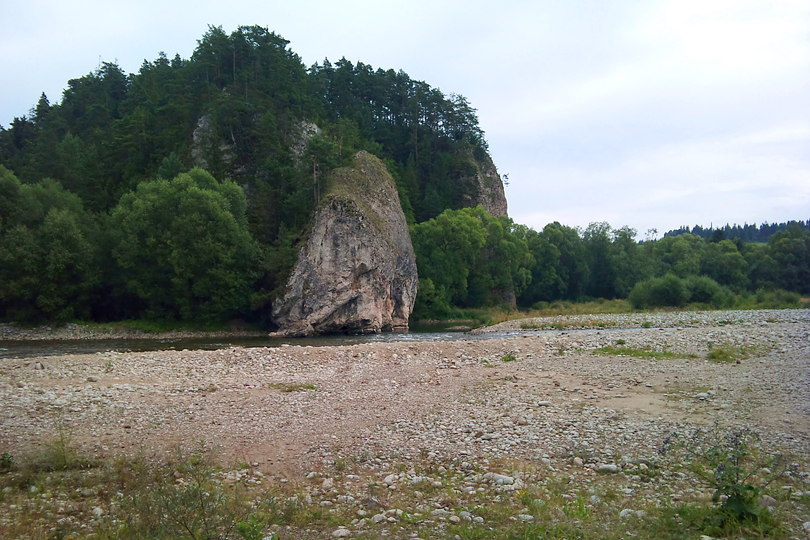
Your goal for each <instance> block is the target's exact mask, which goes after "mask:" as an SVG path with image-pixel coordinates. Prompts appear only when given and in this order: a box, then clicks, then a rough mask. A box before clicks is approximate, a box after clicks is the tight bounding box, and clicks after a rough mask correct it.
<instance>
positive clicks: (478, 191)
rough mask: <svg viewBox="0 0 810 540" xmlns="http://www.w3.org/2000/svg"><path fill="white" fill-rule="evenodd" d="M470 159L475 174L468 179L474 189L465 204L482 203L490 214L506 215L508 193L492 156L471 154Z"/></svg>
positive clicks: (496, 215) (470, 205) (475, 204)
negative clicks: (505, 191)
mask: <svg viewBox="0 0 810 540" xmlns="http://www.w3.org/2000/svg"><path fill="white" fill-rule="evenodd" d="M470 161H471V162H472V164H473V166H474V167H475V175H474V176H473V177H472V178H469V179H467V181H468V182H470V183H471V184H472V188H473V189H472V190H471V191H472V194H471V195H470V196H468V197H466V199H467V200H466V201H465V203H466V204H465V206H469V207H475V206H478V205H479V204H480V205H481V206H483V207H484V210H486V211H487V212H489V213H490V215H493V216H495V217H506V216H507V208H506V194H505V193H504V190H503V182H502V181H501V175H500V174H498V169H496V168H495V163H493V161H492V158H491V157H489V154H484V156H483V157H480V158H475V157H473V156H470Z"/></svg>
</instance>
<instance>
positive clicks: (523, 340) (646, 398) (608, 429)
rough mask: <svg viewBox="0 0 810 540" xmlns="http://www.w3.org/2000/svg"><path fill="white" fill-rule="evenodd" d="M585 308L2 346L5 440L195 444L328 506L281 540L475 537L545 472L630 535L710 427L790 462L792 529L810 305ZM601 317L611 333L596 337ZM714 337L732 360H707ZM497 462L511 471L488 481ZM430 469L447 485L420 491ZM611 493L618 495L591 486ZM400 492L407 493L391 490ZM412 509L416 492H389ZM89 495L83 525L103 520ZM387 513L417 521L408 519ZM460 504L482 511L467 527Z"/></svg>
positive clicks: (794, 526)
mask: <svg viewBox="0 0 810 540" xmlns="http://www.w3.org/2000/svg"><path fill="white" fill-rule="evenodd" d="M603 317H609V318H608V319H604V318H603ZM589 321H590V323H593V324H594V325H595V326H594V328H596V329H597V331H593V332H565V331H560V332H553V333H537V332H534V330H535V329H536V327H537V326H542V325H543V324H546V322H548V321H545V320H530V321H510V322H509V323H504V324H509V325H511V326H507V327H504V326H501V325H498V327H499V328H500V329H501V330H503V329H509V330H510V331H514V332H516V334H515V335H514V336H512V337H508V338H501V339H490V340H483V341H480V340H479V341H473V340H469V341H465V340H461V341H454V342H408V343H366V344H357V345H347V346H326V347H309V346H297V345H287V346H282V347H278V348H230V349H222V350H217V351H156V352H144V353H97V354H89V355H65V356H60V357H47V358H46V357H42V358H28V359H13V358H11V359H3V360H0V402H2V403H3V417H2V418H1V419H0V422H1V424H0V426H1V427H2V429H0V450H2V451H6V452H9V454H10V455H12V456H20V458H19V459H20V461H24V459H25V457H24V456H26V455H27V454H30V453H32V452H35V451H37V450H38V449H42V448H47V447H48V445H49V444H50V443H51V442H52V441H53V440H54V438H55V437H56V436H57V435H58V434H59V433H65V432H69V434H70V439H71V442H72V444H74V445H75V447H76V449H77V452H79V453H80V454H81V455H84V456H88V457H89V458H91V459H94V460H105V459H111V458H116V457H117V456H130V458H131V457H132V456H144V457H145V458H146V459H148V460H151V461H154V462H161V461H162V460H165V459H167V458H169V457H170V456H172V455H176V453H177V451H178V449H183V451H184V452H186V454H188V453H189V452H193V451H195V450H197V449H199V448H200V446H201V445H203V446H205V447H206V448H208V449H210V450H212V451H214V453H215V455H216V456H218V457H217V458H216V460H217V461H219V462H220V463H222V464H223V465H225V466H226V470H231V469H230V468H229V467H234V466H237V465H236V464H237V462H238V463H240V464H241V465H239V466H238V468H239V470H243V471H246V472H243V473H240V474H242V476H241V477H240V478H241V480H240V481H244V482H247V481H248V480H251V481H252V482H254V483H253V484H251V485H252V486H253V487H256V486H263V487H265V488H268V489H271V488H272V489H282V488H283V490H282V491H284V490H288V491H284V492H285V493H287V494H288V496H290V497H292V496H293V495H294V496H295V497H299V496H300V497H303V498H302V499H301V501H303V502H302V503H301V504H303V505H304V506H305V507H306V508H309V509H310V510H312V511H315V510H317V511H318V512H321V513H322V514H319V515H320V516H321V517H318V518H317V519H316V518H315V517H312V523H315V524H316V525H312V526H310V527H309V528H310V530H311V532H306V530H307V527H306V526H301V525H296V524H295V523H289V524H288V525H285V526H284V527H290V528H289V529H285V528H284V527H272V531H273V532H275V533H277V534H279V535H280V536H281V537H285V536H284V535H287V536H286V537H288V538H304V537H310V538H321V537H327V536H330V535H332V533H333V532H336V531H337V530H338V529H340V530H345V531H347V532H346V533H345V536H359V537H378V536H382V535H383V531H387V534H388V535H390V536H394V537H409V536H410V535H411V533H414V532H415V533H418V534H419V535H421V537H436V538H443V537H446V536H445V535H446V534H447V533H448V531H450V530H456V529H453V527H456V525H465V526H467V525H469V526H470V527H482V529H481V530H482V531H485V530H486V526H494V523H495V521H494V520H495V517H493V516H492V515H491V514H488V513H487V512H491V511H494V510H492V508H495V507H494V506H491V505H499V504H501V503H502V502H503V501H504V497H507V496H508V497H512V499H510V500H515V499H514V497H515V496H517V494H519V492H524V493H537V494H538V495H537V497H540V495H539V493H540V491H542V490H541V489H540V486H541V484H542V482H545V481H547V480H548V479H550V478H552V477H553V478H556V479H558V480H559V481H561V482H562V481H563V480H564V482H565V483H564V484H562V485H565V486H568V487H566V488H563V489H562V493H563V494H569V495H570V496H572V497H578V496H580V494H581V492H582V493H585V495H583V496H584V497H585V498H584V500H583V502H582V505H583V506H582V508H583V512H584V511H585V510H587V509H588V508H590V509H591V510H588V511H592V512H593V513H594V514H593V515H598V512H601V511H602V510H605V508H608V507H605V505H609V509H615V512H616V521H617V523H619V525H617V526H620V527H624V529H622V530H627V531H630V532H632V531H633V530H634V529H633V527H632V526H631V523H630V522H629V521H626V520H625V521H620V520H619V519H618V513H619V511H620V510H624V509H630V510H638V509H642V508H645V509H647V510H646V511H649V509H650V508H663V505H665V504H672V503H673V501H675V502H677V501H693V500H701V501H704V502H705V501H708V499H707V496H710V493H709V490H707V489H706V488H705V486H704V487H700V486H695V485H694V484H690V483H688V482H686V480H685V477H682V476H679V475H677V474H670V473H666V474H664V473H663V472H662V471H661V470H658V472H657V473H655V474H652V472H651V473H650V474H648V473H646V472H644V471H645V470H646V469H644V468H643V467H641V465H642V464H643V465H644V467H646V468H647V469H650V470H651V471H652V469H651V468H654V464H655V463H656V462H657V460H658V459H659V458H658V449H659V448H660V447H661V445H662V442H663V441H664V440H665V439H666V438H667V436H669V435H670V434H671V433H673V432H675V433H680V434H683V435H687V434H688V433H690V432H691V430H692V429H694V428H696V427H704V428H705V427H707V426H712V425H715V424H716V425H717V426H718V428H719V429H737V428H739V429H742V428H752V429H754V430H756V432H758V433H760V434H761V435H762V441H761V443H758V448H759V449H760V450H759V451H761V452H770V451H778V452H782V453H785V454H786V455H788V456H790V459H791V463H794V464H795V466H796V467H797V470H796V472H795V473H794V475H793V476H791V477H790V478H789V486H791V487H790V490H788V489H785V490H783V491H779V493H776V494H773V493H771V492H769V493H771V494H770V495H769V496H771V497H772V498H774V500H776V501H777V503H775V504H778V505H779V511H780V512H782V513H783V515H784V516H786V517H785V518H784V519H787V520H788V521H789V523H790V527H789V530H790V531H796V532H795V533H789V534H786V535H783V536H781V537H784V538H789V537H790V535H791V534H794V535H795V534H799V532H800V531H801V530H802V525H803V523H804V522H807V521H810V514H808V500H810V497H808V495H810V463H808V456H810V422H808V420H807V419H808V418H810V391H809V388H808V381H809V380H810V311H807V310H786V311H778V310H777V311H758V312H705V313H660V314H638V315H635V314H633V315H611V316H591V317H589ZM589 321H585V320H582V319H571V318H564V319H559V320H557V319H555V320H554V321H552V322H551V324H557V323H560V324H562V323H565V324H569V323H571V324H573V323H577V324H580V325H584V324H586V323H589ZM608 321H609V322H610V324H611V326H610V331H598V329H599V328H607V327H600V326H598V325H599V324H600V323H602V324H606V323H607V322H608ZM645 322H650V325H645V324H644V323H645ZM647 326H649V327H647ZM623 328H624V329H623ZM645 351H647V352H664V351H666V352H669V353H671V356H668V357H650V356H645V355H644V354H643V353H644V352H645ZM718 351H722V352H724V354H725V356H722V355H715V356H716V359H712V356H713V352H718ZM465 463H466V465H465ZM442 471H444V472H442ZM490 473H491V474H492V475H502V476H505V477H508V478H511V479H512V483H511V484H498V483H497V478H500V477H498V476H492V475H490V476H489V477H487V478H488V480H486V479H483V476H482V475H485V474H490ZM476 474H478V475H479V479H478V480H473V479H472V477H473V476H475V475H476ZM422 477H425V478H429V479H430V480H429V481H430V482H431V485H433V484H434V483H435V482H438V483H439V484H441V485H443V486H445V487H448V490H447V491H445V490H444V488H443V487H442V488H439V487H437V486H435V485H433V487H430V486H422V487H418V486H419V485H420V483H421V482H423V481H425V482H427V481H428V480H422V479H420V478H422ZM465 478H466V479H467V480H465ZM493 479H496V480H493ZM518 480H520V482H518ZM256 482H258V484H256ZM504 482H506V480H504ZM375 486H376V487H375ZM392 486H393V487H392ZM450 486H452V487H450ZM505 486H517V487H515V489H514V490H513V491H508V490H505V489H502V488H504V487H505ZM608 487H609V488H610V489H611V490H613V491H611V493H613V495H611V497H614V498H612V499H610V500H608V499H606V498H605V493H603V492H602V491H600V490H602V489H607V488H608ZM479 488H480V490H479ZM591 488H592V489H594V490H595V491H594V493H592V494H587V490H588V489H591ZM544 489H545V488H544ZM779 489H780V490H782V486H781V485H780V487H779ZM582 490H584V491H582ZM414 491H416V493H414ZM406 493H407V494H408V497H406V499H407V501H406V500H405V499H400V498H398V497H400V496H402V497H404V496H405V494H406ZM796 493H798V494H799V495H797V496H796V497H798V498H794V494H796ZM707 494H708V495H707ZM558 495H559V496H562V495H561V494H558ZM592 495H593V496H595V497H596V499H593V500H591V499H590V497H591V496H592ZM777 495H778V497H777ZM306 497H309V498H308V499H307V498H306ZM68 498H69V497H68ZM369 498H371V499H373V500H375V501H377V502H376V503H368V502H364V501H366V499H369ZM91 499H92V501H93V502H92V504H95V505H98V506H99V508H100V509H101V510H100V511H101V512H102V513H103V515H107V514H108V513H109V512H112V511H113V510H112V509H111V508H110V506H109V505H110V504H111V502H110V501H106V502H105V500H104V498H103V497H101V498H99V497H92V498H91ZM598 499H601V502H595V501H597V500H598ZM296 500H298V499H296ZM517 500H522V499H517ZM530 502H531V501H526V502H519V503H517V504H518V506H519V507H516V508H512V507H511V506H510V510H509V511H510V512H513V513H512V514H511V518H514V520H517V521H510V520H509V519H508V518H506V517H504V520H505V521H504V523H505V524H509V523H512V524H514V523H518V524H520V523H522V522H521V521H520V520H522V519H524V518H519V517H516V516H519V515H532V513H533V512H540V507H539V506H537V505H535V506H532V504H529V503H530ZM405 504H408V505H412V506H409V507H408V508H402V507H401V506H395V505H405ZM510 504H511V503H510ZM709 504H710V503H709ZM309 505H311V506H309ZM488 505H490V506H488ZM616 505H618V506H620V507H618V508H614V506H616ZM22 508H23V507H22V506H20V507H19V508H17V509H16V510H15V509H11V510H9V509H8V508H6V509H5V510H7V511H8V512H7V513H6V515H7V516H12V517H13V516H19V515H20V514H19V512H21V511H23V510H22ZM476 508H478V510H476ZM487 508H490V510H489V511H488V510H486V509H487ZM90 509H92V507H90V508H87V509H86V511H87V512H88V513H86V514H85V513H81V512H80V513H79V514H80V516H81V519H78V518H77V523H79V522H80V523H85V525H86V526H88V527H91V526H93V525H92V523H93V520H94V519H95V520H96V521H99V520H100V518H98V517H96V518H94V517H93V515H92V513H91V512H90ZM600 509H602V510H600ZM395 510H400V511H402V512H405V513H406V514H408V515H418V516H421V517H419V518H415V520H413V521H408V520H406V519H404V518H403V517H402V514H397V512H395ZM522 510H526V513H521V512H522ZM389 511H391V512H392V513H391V512H389ZM434 511H435V512H437V513H436V514H433V512H434ZM362 512H366V514H363V513H362ZM443 512H444V513H443ZM462 512H466V513H467V514H469V515H470V516H471V517H473V518H474V517H482V519H484V520H485V521H484V523H483V524H481V523H477V522H474V521H469V522H468V521H467V514H462ZM610 512H613V510H610ZM378 514H379V515H382V518H380V521H376V522H375V521H373V520H372V519H371V518H372V517H374V516H377V515H378ZM552 514H553V513H552ZM330 516H332V518H334V519H332V518H330ZM452 516H456V517H457V518H458V519H459V520H461V522H458V521H455V520H451V517H452ZM539 516H540V514H539V513H536V516H535V518H533V519H538V520H539V519H540V517H539ZM552 517H553V515H552ZM389 518H393V521H392V520H390V519H389ZM6 519H11V518H6ZM14 519H17V518H14ZM82 520H84V521H82ZM530 521H531V520H528V518H526V523H530ZM417 522H419V523H418V524H417ZM423 522H429V523H423ZM510 526H511V525H510ZM266 529H267V530H270V528H269V527H268V528H266ZM267 530H265V532H267ZM636 532H638V531H636ZM340 534H341V535H344V533H340ZM481 534H484V533H483V532H482V533H481ZM495 536H497V535H495ZM451 537H452V535H451ZM479 537H480V536H479ZM617 537H618V536H617ZM777 537H780V536H777Z"/></svg>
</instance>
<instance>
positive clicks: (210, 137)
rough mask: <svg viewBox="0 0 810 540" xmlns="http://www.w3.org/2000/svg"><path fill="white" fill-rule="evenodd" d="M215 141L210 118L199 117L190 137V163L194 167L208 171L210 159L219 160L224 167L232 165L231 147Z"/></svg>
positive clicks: (216, 139) (232, 149) (215, 137)
mask: <svg viewBox="0 0 810 540" xmlns="http://www.w3.org/2000/svg"><path fill="white" fill-rule="evenodd" d="M217 141H218V138H217V135H216V132H215V130H214V126H213V125H212V124H211V118H210V117H209V116H208V115H203V116H201V117H200V119H199V120H197V125H196V126H195V127H194V132H193V133H192V135H191V162H192V163H193V164H194V166H195V167H200V168H203V169H208V165H209V162H210V161H211V158H215V159H218V160H221V161H222V162H223V163H224V164H225V165H226V166H231V165H232V164H233V162H234V158H235V156H234V148H233V146H231V145H229V144H225V143H218V142H217Z"/></svg>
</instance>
